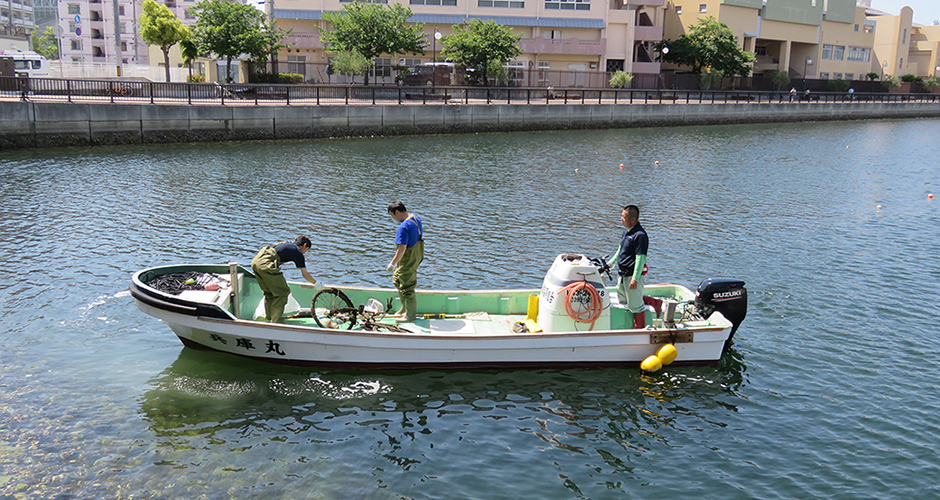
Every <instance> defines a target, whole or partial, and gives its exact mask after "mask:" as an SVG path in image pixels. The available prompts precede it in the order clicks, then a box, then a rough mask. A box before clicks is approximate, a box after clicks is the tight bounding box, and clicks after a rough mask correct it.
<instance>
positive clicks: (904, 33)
mask: <svg viewBox="0 0 940 500" xmlns="http://www.w3.org/2000/svg"><path fill="white" fill-rule="evenodd" d="M867 16H868V20H869V22H871V23H872V24H873V25H874V26H875V43H874V51H875V54H876V57H877V59H878V64H877V65H876V66H875V70H874V71H880V72H881V73H882V74H885V75H889V76H902V75H914V76H919V77H922V78H924V77H930V76H937V75H938V74H940V26H922V25H919V24H914V11H913V10H911V8H910V7H903V8H902V9H901V12H900V13H898V14H897V15H891V14H888V13H886V12H881V11H878V10H874V9H868V11H867Z"/></svg>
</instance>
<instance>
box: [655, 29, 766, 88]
mask: <svg viewBox="0 0 940 500" xmlns="http://www.w3.org/2000/svg"><path fill="white" fill-rule="evenodd" d="M656 48H657V50H659V52H660V53H661V54H662V56H661V57H660V60H662V61H663V62H667V63H673V64H678V65H680V66H689V67H691V68H692V72H693V73H695V74H701V73H703V72H710V73H713V72H716V71H718V72H721V74H722V75H741V76H747V75H749V74H750V73H751V65H750V64H749V63H752V62H754V61H756V60H757V57H756V56H755V55H754V53H753V52H750V51H746V50H742V49H741V48H740V47H738V40H737V38H735V36H734V32H733V31H731V29H730V28H728V25H726V24H724V23H719V22H718V21H717V20H715V18H714V17H710V16H709V17H706V18H704V19H701V20H699V22H698V23H696V24H694V25H692V26H691V27H689V32H688V33H687V34H685V35H682V36H680V37H679V38H677V39H675V40H663V41H661V42H657V43H656ZM667 49H668V50H667Z"/></svg>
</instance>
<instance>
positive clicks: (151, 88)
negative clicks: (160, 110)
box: [150, 82, 153, 104]
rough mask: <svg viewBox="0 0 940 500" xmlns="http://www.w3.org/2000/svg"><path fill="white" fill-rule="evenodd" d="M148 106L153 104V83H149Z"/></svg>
mask: <svg viewBox="0 0 940 500" xmlns="http://www.w3.org/2000/svg"><path fill="white" fill-rule="evenodd" d="M150 104H153V82H150Z"/></svg>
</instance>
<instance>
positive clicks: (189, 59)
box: [180, 36, 199, 81]
mask: <svg viewBox="0 0 940 500" xmlns="http://www.w3.org/2000/svg"><path fill="white" fill-rule="evenodd" d="M180 55H181V56H183V63H184V64H185V65H186V67H187V68H189V81H193V61H195V60H196V59H198V58H199V47H198V46H196V42H195V40H193V37H192V36H189V37H187V38H186V39H185V40H182V41H180Z"/></svg>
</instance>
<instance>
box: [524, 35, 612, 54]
mask: <svg viewBox="0 0 940 500" xmlns="http://www.w3.org/2000/svg"><path fill="white" fill-rule="evenodd" d="M519 48H521V49H522V51H523V52H524V53H526V54H571V55H584V56H601V55H604V54H605V53H606V52H607V39H606V38H604V39H601V40H579V39H577V38H565V39H561V40H548V39H545V38H523V39H521V40H519Z"/></svg>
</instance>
